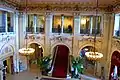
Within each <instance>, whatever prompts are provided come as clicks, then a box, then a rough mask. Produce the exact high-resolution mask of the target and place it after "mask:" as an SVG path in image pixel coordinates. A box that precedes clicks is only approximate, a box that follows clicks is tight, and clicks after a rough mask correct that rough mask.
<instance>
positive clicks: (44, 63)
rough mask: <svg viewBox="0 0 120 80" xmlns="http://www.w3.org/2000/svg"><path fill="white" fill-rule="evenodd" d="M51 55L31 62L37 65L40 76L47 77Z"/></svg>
mask: <svg viewBox="0 0 120 80" xmlns="http://www.w3.org/2000/svg"><path fill="white" fill-rule="evenodd" d="M50 61H51V55H48V56H44V57H40V58H38V59H36V60H34V61H33V64H37V66H38V67H39V68H40V70H41V72H42V75H47V73H48V71H49V69H50Z"/></svg>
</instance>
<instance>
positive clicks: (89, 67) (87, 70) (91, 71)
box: [79, 46, 97, 76]
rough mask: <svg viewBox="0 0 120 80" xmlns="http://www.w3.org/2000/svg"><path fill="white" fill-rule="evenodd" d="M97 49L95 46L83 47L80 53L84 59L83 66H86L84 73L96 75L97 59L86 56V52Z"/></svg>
mask: <svg viewBox="0 0 120 80" xmlns="http://www.w3.org/2000/svg"><path fill="white" fill-rule="evenodd" d="M94 50H95V51H97V50H96V49H95V48H94V47H93V46H85V47H83V48H82V49H81V51H80V53H79V55H80V57H82V59H83V62H84V63H83V66H84V74H86V75H92V76H93V75H94V73H95V72H94V69H95V61H92V60H88V59H87V57H86V56H85V53H86V52H89V51H94Z"/></svg>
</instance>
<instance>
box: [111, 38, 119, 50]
mask: <svg viewBox="0 0 120 80" xmlns="http://www.w3.org/2000/svg"><path fill="white" fill-rule="evenodd" d="M112 47H116V48H117V49H118V50H120V40H119V39H115V38H113V40H112Z"/></svg>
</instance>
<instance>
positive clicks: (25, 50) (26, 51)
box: [19, 0, 35, 56]
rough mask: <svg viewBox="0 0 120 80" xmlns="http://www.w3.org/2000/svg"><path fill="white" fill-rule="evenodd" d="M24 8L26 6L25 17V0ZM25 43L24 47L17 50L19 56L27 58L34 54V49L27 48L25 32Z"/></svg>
mask: <svg viewBox="0 0 120 80" xmlns="http://www.w3.org/2000/svg"><path fill="white" fill-rule="evenodd" d="M25 6H26V8H25V13H26V15H27V0H26V1H25ZM25 41H26V47H25V48H21V49H19V53H20V54H21V55H24V56H29V55H31V54H33V53H34V51H35V49H33V48H29V47H28V46H27V32H26V36H25Z"/></svg>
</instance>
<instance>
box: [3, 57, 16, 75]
mask: <svg viewBox="0 0 120 80" xmlns="http://www.w3.org/2000/svg"><path fill="white" fill-rule="evenodd" d="M3 66H4V67H6V73H9V74H13V73H14V64H13V56H10V57H8V58H6V59H5V60H4V61H3Z"/></svg>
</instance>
